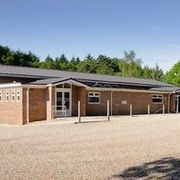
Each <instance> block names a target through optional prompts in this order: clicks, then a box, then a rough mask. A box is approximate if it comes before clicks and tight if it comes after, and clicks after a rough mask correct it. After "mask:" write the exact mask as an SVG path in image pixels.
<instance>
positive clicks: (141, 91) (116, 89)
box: [86, 87, 170, 94]
mask: <svg viewBox="0 0 180 180" xmlns="http://www.w3.org/2000/svg"><path fill="white" fill-rule="evenodd" d="M86 90H89V91H114V92H115V91H119V92H139V93H153V94H154V93H157V94H169V93H170V92H165V91H149V90H137V89H121V88H114V89H112V88H96V87H87V88H86Z"/></svg>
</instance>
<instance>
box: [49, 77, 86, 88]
mask: <svg viewBox="0 0 180 180" xmlns="http://www.w3.org/2000/svg"><path fill="white" fill-rule="evenodd" d="M64 83H67V84H73V85H76V86H83V87H86V88H87V87H88V86H87V85H85V84H83V83H80V82H78V81H75V80H72V79H70V80H66V81H61V82H59V83H55V84H48V85H47V86H58V85H61V84H64Z"/></svg>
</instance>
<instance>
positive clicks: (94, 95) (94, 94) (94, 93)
mask: <svg viewBox="0 0 180 180" xmlns="http://www.w3.org/2000/svg"><path fill="white" fill-rule="evenodd" d="M90 94H93V96H90ZM96 94H98V96H96ZM89 97H98V98H99V102H89ZM100 97H101V95H100V92H88V104H101V99H100Z"/></svg>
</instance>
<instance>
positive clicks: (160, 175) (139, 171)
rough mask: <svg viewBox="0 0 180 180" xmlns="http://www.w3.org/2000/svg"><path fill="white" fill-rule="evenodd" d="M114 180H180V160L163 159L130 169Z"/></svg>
mask: <svg viewBox="0 0 180 180" xmlns="http://www.w3.org/2000/svg"><path fill="white" fill-rule="evenodd" d="M113 178H118V179H124V180H135V179H141V180H150V179H161V180H176V179H177V180H179V179H180V159H176V158H173V157H167V158H163V159H160V160H157V161H153V162H149V163H145V164H142V165H140V166H135V167H130V168H128V169H126V170H124V171H123V172H122V173H121V174H116V175H113Z"/></svg>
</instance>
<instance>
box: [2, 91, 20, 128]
mask: <svg viewBox="0 0 180 180" xmlns="http://www.w3.org/2000/svg"><path fill="white" fill-rule="evenodd" d="M6 91H8V92H9V100H8V101H6ZM12 91H14V92H15V100H14V101H12V95H11V93H12ZM17 91H20V101H17V93H16V92H17ZM1 92H2V99H1V101H0V123H5V124H20V125H22V124H23V118H22V99H23V97H22V89H21V88H4V89H1Z"/></svg>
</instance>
